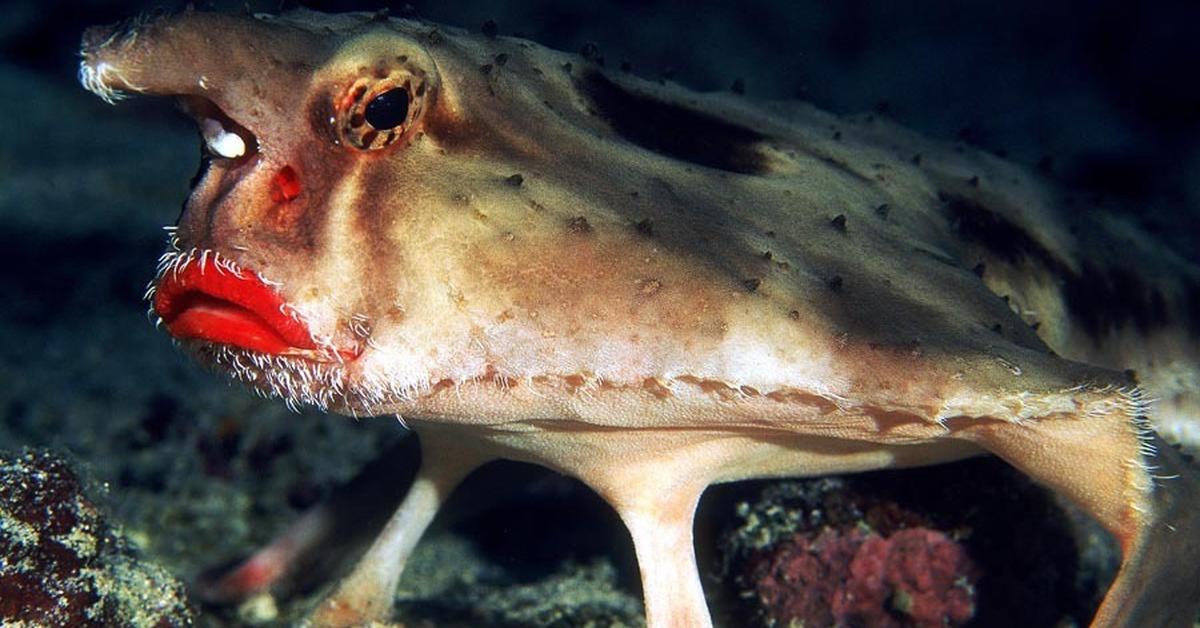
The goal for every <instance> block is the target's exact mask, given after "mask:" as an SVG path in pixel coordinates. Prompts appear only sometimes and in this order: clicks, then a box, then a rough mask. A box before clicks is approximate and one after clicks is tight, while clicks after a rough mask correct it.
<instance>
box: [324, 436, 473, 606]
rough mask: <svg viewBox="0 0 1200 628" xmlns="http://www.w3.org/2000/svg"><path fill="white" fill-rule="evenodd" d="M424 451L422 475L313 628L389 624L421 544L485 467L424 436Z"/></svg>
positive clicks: (455, 449) (343, 582)
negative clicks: (454, 494)
mask: <svg viewBox="0 0 1200 628" xmlns="http://www.w3.org/2000/svg"><path fill="white" fill-rule="evenodd" d="M421 451H422V456H421V469H420V471H418V472H417V477H416V479H415V480H414V481H413V484H412V488H410V489H409V491H408V495H407V496H405V498H404V501H403V502H402V503H401V504H400V507H399V508H397V509H396V512H395V513H394V514H393V515H392V518H391V519H390V520H389V521H388V522H387V525H386V526H384V528H383V531H382V532H380V533H379V536H378V537H376V538H375V541H374V542H373V543H372V544H371V546H370V548H368V549H367V552H366V554H364V555H363V557H362V559H361V560H359V562H358V564H357V565H355V567H354V570H353V571H351V572H350V574H348V575H347V576H346V577H345V578H343V579H342V580H341V582H339V583H338V585H337V588H336V589H335V590H334V591H333V593H332V594H330V595H329V596H328V597H326V598H325V599H324V600H322V601H321V602H320V603H319V604H318V605H317V607H316V609H315V610H314V611H313V613H312V615H311V616H310V617H309V620H308V623H309V624H310V625H312V626H317V627H320V628H340V627H343V626H361V625H364V624H367V623H369V622H371V621H386V620H387V619H388V618H389V616H390V614H391V611H392V602H393V599H394V598H395V592H396V585H397V584H398V583H399V582H400V574H401V573H402V572H403V571H404V565H405V563H406V562H407V561H408V557H409V556H410V555H411V554H412V551H413V549H414V548H415V547H416V546H417V541H419V540H420V539H421V535H422V534H423V533H424V532H425V529H426V528H427V527H428V526H429V524H430V522H432V521H433V517H434V515H435V514H437V511H438V509H439V508H440V507H441V505H442V504H443V503H444V502H445V500H446V497H447V496H449V494H450V492H451V491H453V490H454V487H455V486H457V485H458V483H459V482H461V481H462V479H463V478H464V477H466V476H467V474H469V473H470V472H471V471H473V470H474V469H475V468H477V467H478V466H479V465H481V464H482V463H483V462H485V460H484V459H480V458H475V457H471V456H467V455H463V452H462V451H461V448H458V447H453V446H441V445H440V444H439V441H438V440H436V439H433V438H426V437H424V436H422V438H421Z"/></svg>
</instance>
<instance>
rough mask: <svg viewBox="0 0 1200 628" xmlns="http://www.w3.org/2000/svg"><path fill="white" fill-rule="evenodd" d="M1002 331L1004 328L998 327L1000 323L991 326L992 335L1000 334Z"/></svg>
mask: <svg viewBox="0 0 1200 628" xmlns="http://www.w3.org/2000/svg"><path fill="white" fill-rule="evenodd" d="M1003 331H1004V328H1003V327H1001V326H1000V323H996V324H995V325H992V333H994V334H999V333H1002V332H1003Z"/></svg>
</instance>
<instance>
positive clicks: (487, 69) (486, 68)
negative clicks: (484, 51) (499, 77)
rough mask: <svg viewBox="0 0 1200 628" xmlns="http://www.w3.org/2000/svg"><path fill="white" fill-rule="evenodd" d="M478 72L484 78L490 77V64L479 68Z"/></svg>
mask: <svg viewBox="0 0 1200 628" xmlns="http://www.w3.org/2000/svg"><path fill="white" fill-rule="evenodd" d="M479 71H480V72H482V73H483V75H484V76H488V75H490V74H491V73H492V64H490V63H485V64H483V65H481V66H479Z"/></svg>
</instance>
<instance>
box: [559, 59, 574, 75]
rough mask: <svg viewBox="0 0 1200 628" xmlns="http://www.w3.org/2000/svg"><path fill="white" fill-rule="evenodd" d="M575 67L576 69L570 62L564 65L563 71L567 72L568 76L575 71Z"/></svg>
mask: <svg viewBox="0 0 1200 628" xmlns="http://www.w3.org/2000/svg"><path fill="white" fill-rule="evenodd" d="M574 67H575V66H573V65H571V62H570V61H568V62H566V63H564V64H562V69H563V71H564V72H566V73H567V74H570V73H571V70H572V69H574Z"/></svg>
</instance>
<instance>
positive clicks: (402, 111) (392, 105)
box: [363, 87, 408, 131]
mask: <svg viewBox="0 0 1200 628" xmlns="http://www.w3.org/2000/svg"><path fill="white" fill-rule="evenodd" d="M363 118H364V119H365V120H366V122H367V124H369V125H371V127H372V128H374V129H375V130H376V131H388V130H391V129H394V128H396V127H398V126H400V125H401V124H403V123H404V121H405V120H406V119H408V90H407V89H404V88H403V87H396V88H393V89H389V90H387V91H386V92H383V93H381V94H379V95H378V96H376V97H374V98H372V99H371V102H368V103H367V106H366V108H365V109H364V110H363Z"/></svg>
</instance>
